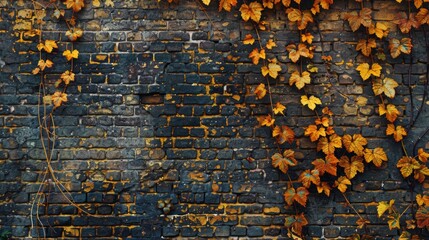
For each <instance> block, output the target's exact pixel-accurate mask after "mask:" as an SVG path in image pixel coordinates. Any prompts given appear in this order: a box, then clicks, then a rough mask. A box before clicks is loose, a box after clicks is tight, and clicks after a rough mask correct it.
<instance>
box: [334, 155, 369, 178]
mask: <svg viewBox="0 0 429 240" xmlns="http://www.w3.org/2000/svg"><path fill="white" fill-rule="evenodd" d="M339 165H340V166H341V167H343V168H344V173H345V174H346V176H347V178H348V179H353V178H354V177H355V176H356V174H357V172H361V173H363V172H364V165H363V159H362V157H360V156H353V157H352V158H351V159H350V158H349V157H347V156H342V157H341V158H340V162H339Z"/></svg>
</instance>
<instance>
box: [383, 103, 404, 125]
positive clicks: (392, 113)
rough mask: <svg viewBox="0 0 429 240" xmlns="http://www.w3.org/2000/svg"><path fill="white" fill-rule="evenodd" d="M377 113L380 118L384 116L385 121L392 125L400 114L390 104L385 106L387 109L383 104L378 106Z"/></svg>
mask: <svg viewBox="0 0 429 240" xmlns="http://www.w3.org/2000/svg"><path fill="white" fill-rule="evenodd" d="M378 112H379V115H380V116H382V115H384V114H386V118H387V120H389V122H392V123H393V122H394V121H395V120H396V118H398V115H399V114H400V112H399V110H398V109H397V108H396V106H395V105H393V104H390V103H389V104H387V107H385V106H384V104H379V105H378Z"/></svg>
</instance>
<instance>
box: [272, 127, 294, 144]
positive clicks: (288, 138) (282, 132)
mask: <svg viewBox="0 0 429 240" xmlns="http://www.w3.org/2000/svg"><path fill="white" fill-rule="evenodd" d="M273 137H275V138H276V139H277V142H278V143H279V144H283V143H285V142H288V143H290V144H292V143H293V140H294V139H295V132H294V131H293V130H292V129H291V128H289V127H288V126H282V127H281V128H280V127H279V126H276V127H275V128H274V130H273Z"/></svg>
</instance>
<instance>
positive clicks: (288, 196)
mask: <svg viewBox="0 0 429 240" xmlns="http://www.w3.org/2000/svg"><path fill="white" fill-rule="evenodd" d="M295 194H296V190H295V188H293V187H290V188H288V189H286V191H285V193H284V194H283V197H284V199H285V202H286V203H287V205H289V206H290V205H292V204H293V201H294V197H295Z"/></svg>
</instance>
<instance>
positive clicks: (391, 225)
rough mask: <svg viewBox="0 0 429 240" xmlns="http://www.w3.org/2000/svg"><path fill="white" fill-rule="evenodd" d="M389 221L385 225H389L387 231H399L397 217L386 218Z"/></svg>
mask: <svg viewBox="0 0 429 240" xmlns="http://www.w3.org/2000/svg"><path fill="white" fill-rule="evenodd" d="M388 218H389V220H388V221H387V224H388V225H389V229H390V230H392V229H394V228H397V229H400V228H401V227H400V224H399V216H390V215H389V216H388Z"/></svg>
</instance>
